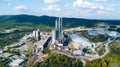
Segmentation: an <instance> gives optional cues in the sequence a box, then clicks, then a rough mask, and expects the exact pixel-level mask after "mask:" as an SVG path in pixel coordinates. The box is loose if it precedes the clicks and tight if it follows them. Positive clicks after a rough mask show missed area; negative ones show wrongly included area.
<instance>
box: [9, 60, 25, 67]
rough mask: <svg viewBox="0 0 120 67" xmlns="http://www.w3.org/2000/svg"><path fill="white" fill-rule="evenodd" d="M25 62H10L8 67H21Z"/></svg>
mask: <svg viewBox="0 0 120 67" xmlns="http://www.w3.org/2000/svg"><path fill="white" fill-rule="evenodd" d="M25 62H26V61H25V60H24V59H17V60H13V62H11V63H10V64H9V66H10V67H22V65H23V64H24V63H25Z"/></svg>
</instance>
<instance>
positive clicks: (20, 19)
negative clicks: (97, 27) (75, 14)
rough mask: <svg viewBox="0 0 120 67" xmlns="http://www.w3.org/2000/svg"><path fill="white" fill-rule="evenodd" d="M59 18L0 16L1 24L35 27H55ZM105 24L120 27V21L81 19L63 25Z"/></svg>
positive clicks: (65, 22)
mask: <svg viewBox="0 0 120 67" xmlns="http://www.w3.org/2000/svg"><path fill="white" fill-rule="evenodd" d="M56 18H57V17H51V16H33V15H2V16H0V24H4V23H8V22H9V23H12V22H15V23H32V24H33V25H36V24H42V25H49V26H54V24H55V20H56ZM98 22H105V23H107V24H113V25H120V20H92V19H81V18H63V25H64V26H66V27H75V26H81V25H85V26H93V25H94V24H95V23H98Z"/></svg>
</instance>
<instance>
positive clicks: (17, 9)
mask: <svg viewBox="0 0 120 67" xmlns="http://www.w3.org/2000/svg"><path fill="white" fill-rule="evenodd" d="M13 10H14V11H17V12H25V11H27V10H28V8H27V7H26V6H23V5H20V6H16V7H15V8H13Z"/></svg>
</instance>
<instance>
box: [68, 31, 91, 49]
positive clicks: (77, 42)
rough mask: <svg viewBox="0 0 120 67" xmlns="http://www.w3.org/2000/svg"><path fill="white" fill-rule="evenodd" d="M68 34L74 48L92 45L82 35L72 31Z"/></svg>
mask: <svg viewBox="0 0 120 67" xmlns="http://www.w3.org/2000/svg"><path fill="white" fill-rule="evenodd" d="M68 36H69V37H70V38H71V40H72V41H73V42H74V45H73V46H74V48H75V49H82V48H88V47H92V43H90V42H89V41H88V40H87V39H85V38H84V37H82V36H80V35H78V34H74V33H72V34H69V35H68Z"/></svg>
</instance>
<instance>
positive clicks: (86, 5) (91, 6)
mask: <svg viewBox="0 0 120 67" xmlns="http://www.w3.org/2000/svg"><path fill="white" fill-rule="evenodd" d="M73 7H80V8H83V9H96V10H104V9H105V8H104V7H103V6H101V5H98V4H95V3H92V2H89V1H84V0H76V1H75V2H74V3H73Z"/></svg>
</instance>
